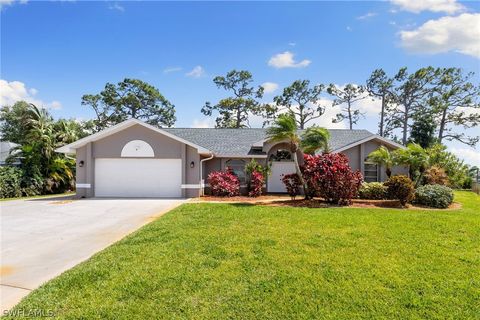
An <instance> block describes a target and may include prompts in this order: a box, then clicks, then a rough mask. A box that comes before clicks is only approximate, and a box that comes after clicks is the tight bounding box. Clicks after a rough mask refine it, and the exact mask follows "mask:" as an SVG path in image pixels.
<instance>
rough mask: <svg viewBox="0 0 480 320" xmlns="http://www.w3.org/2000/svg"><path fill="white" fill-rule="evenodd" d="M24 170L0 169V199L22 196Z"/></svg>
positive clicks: (13, 168)
mask: <svg viewBox="0 0 480 320" xmlns="http://www.w3.org/2000/svg"><path fill="white" fill-rule="evenodd" d="M21 183H22V170H20V169H19V168H15V167H0V198H15V197H20V196H21V195H22V187H21Z"/></svg>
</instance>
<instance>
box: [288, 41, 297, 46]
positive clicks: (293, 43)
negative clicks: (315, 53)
mask: <svg viewBox="0 0 480 320" xmlns="http://www.w3.org/2000/svg"><path fill="white" fill-rule="evenodd" d="M288 45H289V46H290V47H295V46H296V45H297V43H295V42H289V43H288Z"/></svg>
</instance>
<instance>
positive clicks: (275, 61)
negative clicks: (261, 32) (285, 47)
mask: <svg viewBox="0 0 480 320" xmlns="http://www.w3.org/2000/svg"><path fill="white" fill-rule="evenodd" d="M293 56H294V54H293V53H291V52H290V51H285V52H283V53H278V54H276V55H274V56H273V57H271V58H270V60H269V61H268V65H269V66H272V67H274V68H277V69H281V68H303V67H306V66H308V65H309V64H310V63H311V61H310V60H308V59H305V60H302V61H300V62H296V61H295V60H294V59H293Z"/></svg>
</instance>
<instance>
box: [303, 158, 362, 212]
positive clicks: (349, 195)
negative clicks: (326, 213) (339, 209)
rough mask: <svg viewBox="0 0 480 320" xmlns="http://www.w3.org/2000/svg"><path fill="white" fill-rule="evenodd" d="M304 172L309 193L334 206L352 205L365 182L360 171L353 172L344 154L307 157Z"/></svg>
mask: <svg viewBox="0 0 480 320" xmlns="http://www.w3.org/2000/svg"><path fill="white" fill-rule="evenodd" d="M302 172H303V176H304V179H305V180H306V183H307V186H308V188H309V193H311V195H312V196H313V195H317V196H320V197H322V198H324V199H325V201H327V202H328V203H334V204H341V205H345V204H350V203H351V201H352V199H353V198H355V197H356V196H357V194H358V189H359V188H360V185H361V184H362V182H363V176H362V174H361V173H360V171H358V170H357V171H355V172H354V171H352V168H351V167H350V165H349V163H348V158H347V156H345V155H344V154H342V153H325V154H322V155H315V156H312V155H305V156H304V165H303V171H302Z"/></svg>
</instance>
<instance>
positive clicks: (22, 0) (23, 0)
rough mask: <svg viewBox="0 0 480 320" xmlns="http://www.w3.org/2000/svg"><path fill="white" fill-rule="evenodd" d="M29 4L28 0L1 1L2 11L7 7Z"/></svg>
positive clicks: (0, 7)
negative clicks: (15, 4) (16, 4)
mask: <svg viewBox="0 0 480 320" xmlns="http://www.w3.org/2000/svg"><path fill="white" fill-rule="evenodd" d="M27 2H28V0H19V1H18V0H0V10H1V9H2V8H3V7H6V6H10V5H12V4H14V3H20V4H26V3H27Z"/></svg>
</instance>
